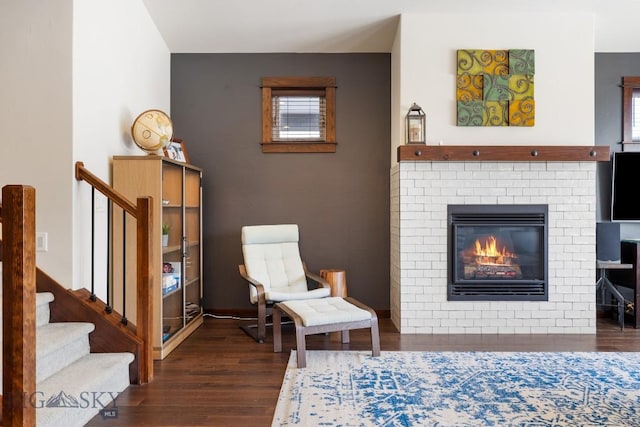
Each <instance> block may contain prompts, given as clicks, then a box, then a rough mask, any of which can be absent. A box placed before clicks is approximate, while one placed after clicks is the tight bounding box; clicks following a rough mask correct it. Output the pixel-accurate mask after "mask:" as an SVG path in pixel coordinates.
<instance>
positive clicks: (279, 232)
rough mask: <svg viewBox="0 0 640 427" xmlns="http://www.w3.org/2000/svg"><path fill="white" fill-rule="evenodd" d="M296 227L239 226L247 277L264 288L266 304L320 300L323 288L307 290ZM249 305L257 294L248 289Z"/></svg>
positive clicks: (291, 225)
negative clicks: (270, 302) (310, 299)
mask: <svg viewBox="0 0 640 427" xmlns="http://www.w3.org/2000/svg"><path fill="white" fill-rule="evenodd" d="M298 238H299V233H298V226H297V225H296V224H280V225H248V226H244V227H242V254H243V257H244V265H245V268H246V269H247V274H248V275H249V277H251V278H253V279H255V280H257V281H258V282H260V283H262V285H264V290H265V294H266V295H265V296H266V299H267V301H275V302H279V301H284V300H287V299H309V298H324V297H326V296H329V294H330V290H329V289H326V288H322V289H314V290H311V291H309V289H308V284H307V278H306V276H305V273H304V267H303V266H302V259H301V258H300V250H299V248H298ZM249 298H250V300H251V302H252V303H254V304H255V303H256V302H257V301H258V293H257V291H256V289H255V288H254V287H253V286H249Z"/></svg>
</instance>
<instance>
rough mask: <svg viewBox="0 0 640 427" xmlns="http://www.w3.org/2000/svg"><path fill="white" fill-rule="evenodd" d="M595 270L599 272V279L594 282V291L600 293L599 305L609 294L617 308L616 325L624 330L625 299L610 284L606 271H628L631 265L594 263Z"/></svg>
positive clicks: (603, 302)
mask: <svg viewBox="0 0 640 427" xmlns="http://www.w3.org/2000/svg"><path fill="white" fill-rule="evenodd" d="M596 268H597V269H598V270H600V278H599V279H598V281H597V282H596V291H600V293H601V294H600V295H601V298H600V301H601V305H607V304H606V301H607V300H606V293H607V292H609V293H611V296H613V298H614V299H615V300H616V306H617V307H618V323H620V328H622V329H624V308H625V304H624V303H625V299H624V296H622V294H621V293H620V291H619V290H618V289H617V288H616V287H615V286H614V285H613V283H611V281H610V280H609V278H608V277H607V271H608V270H629V269H631V268H633V264H627V263H624V264H623V263H621V262H610V261H596Z"/></svg>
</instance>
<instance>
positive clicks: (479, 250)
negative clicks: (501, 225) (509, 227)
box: [474, 236, 517, 265]
mask: <svg viewBox="0 0 640 427" xmlns="http://www.w3.org/2000/svg"><path fill="white" fill-rule="evenodd" d="M474 256H475V257H476V262H477V263H478V264H507V265H509V264H511V261H512V260H513V259H514V258H517V256H516V255H515V254H512V253H511V252H509V251H508V250H507V248H506V246H503V247H502V250H500V249H499V248H498V242H497V240H496V238H495V237H494V236H489V240H485V242H484V246H482V244H481V243H480V241H479V240H476V251H475V253H474Z"/></svg>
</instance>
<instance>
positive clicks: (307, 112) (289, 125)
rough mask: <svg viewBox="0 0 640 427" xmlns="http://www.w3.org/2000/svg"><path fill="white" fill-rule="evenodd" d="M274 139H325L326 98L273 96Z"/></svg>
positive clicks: (272, 130)
mask: <svg viewBox="0 0 640 427" xmlns="http://www.w3.org/2000/svg"><path fill="white" fill-rule="evenodd" d="M271 99H272V105H271V106H272V114H273V117H272V129H271V136H272V139H273V141H324V140H325V129H326V125H325V124H326V98H325V97H324V96H281V95H276V96H273V97H272V98H271Z"/></svg>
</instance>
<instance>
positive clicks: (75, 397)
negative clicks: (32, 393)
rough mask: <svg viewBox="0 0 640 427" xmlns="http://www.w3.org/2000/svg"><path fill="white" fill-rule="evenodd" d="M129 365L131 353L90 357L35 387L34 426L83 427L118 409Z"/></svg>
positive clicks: (127, 376) (127, 380) (92, 355)
mask: <svg viewBox="0 0 640 427" xmlns="http://www.w3.org/2000/svg"><path fill="white" fill-rule="evenodd" d="M132 361H133V355H132V354H131V353H91V354H88V355H85V356H83V357H82V358H80V359H78V360H76V361H75V362H74V363H72V364H70V365H69V366H67V367H66V368H64V369H62V370H61V371H60V372H57V373H56V374H54V375H52V376H50V377H49V378H47V379H46V380H44V381H42V382H41V383H39V384H37V386H36V390H37V396H36V401H35V404H36V405H37V409H36V424H37V425H38V426H40V427H44V426H46V427H54V426H61V427H73V426H83V425H85V424H86V423H87V422H89V421H90V420H91V419H92V418H93V417H95V416H96V415H97V414H98V413H100V410H102V409H103V408H105V407H108V408H109V410H111V409H113V408H114V407H117V405H118V401H117V397H118V396H119V394H120V393H121V392H122V391H124V390H125V389H126V388H127V387H128V386H129V364H130V363H131V362H132ZM114 400H115V403H113V404H111V402H113V401H114ZM115 410H117V409H115Z"/></svg>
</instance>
